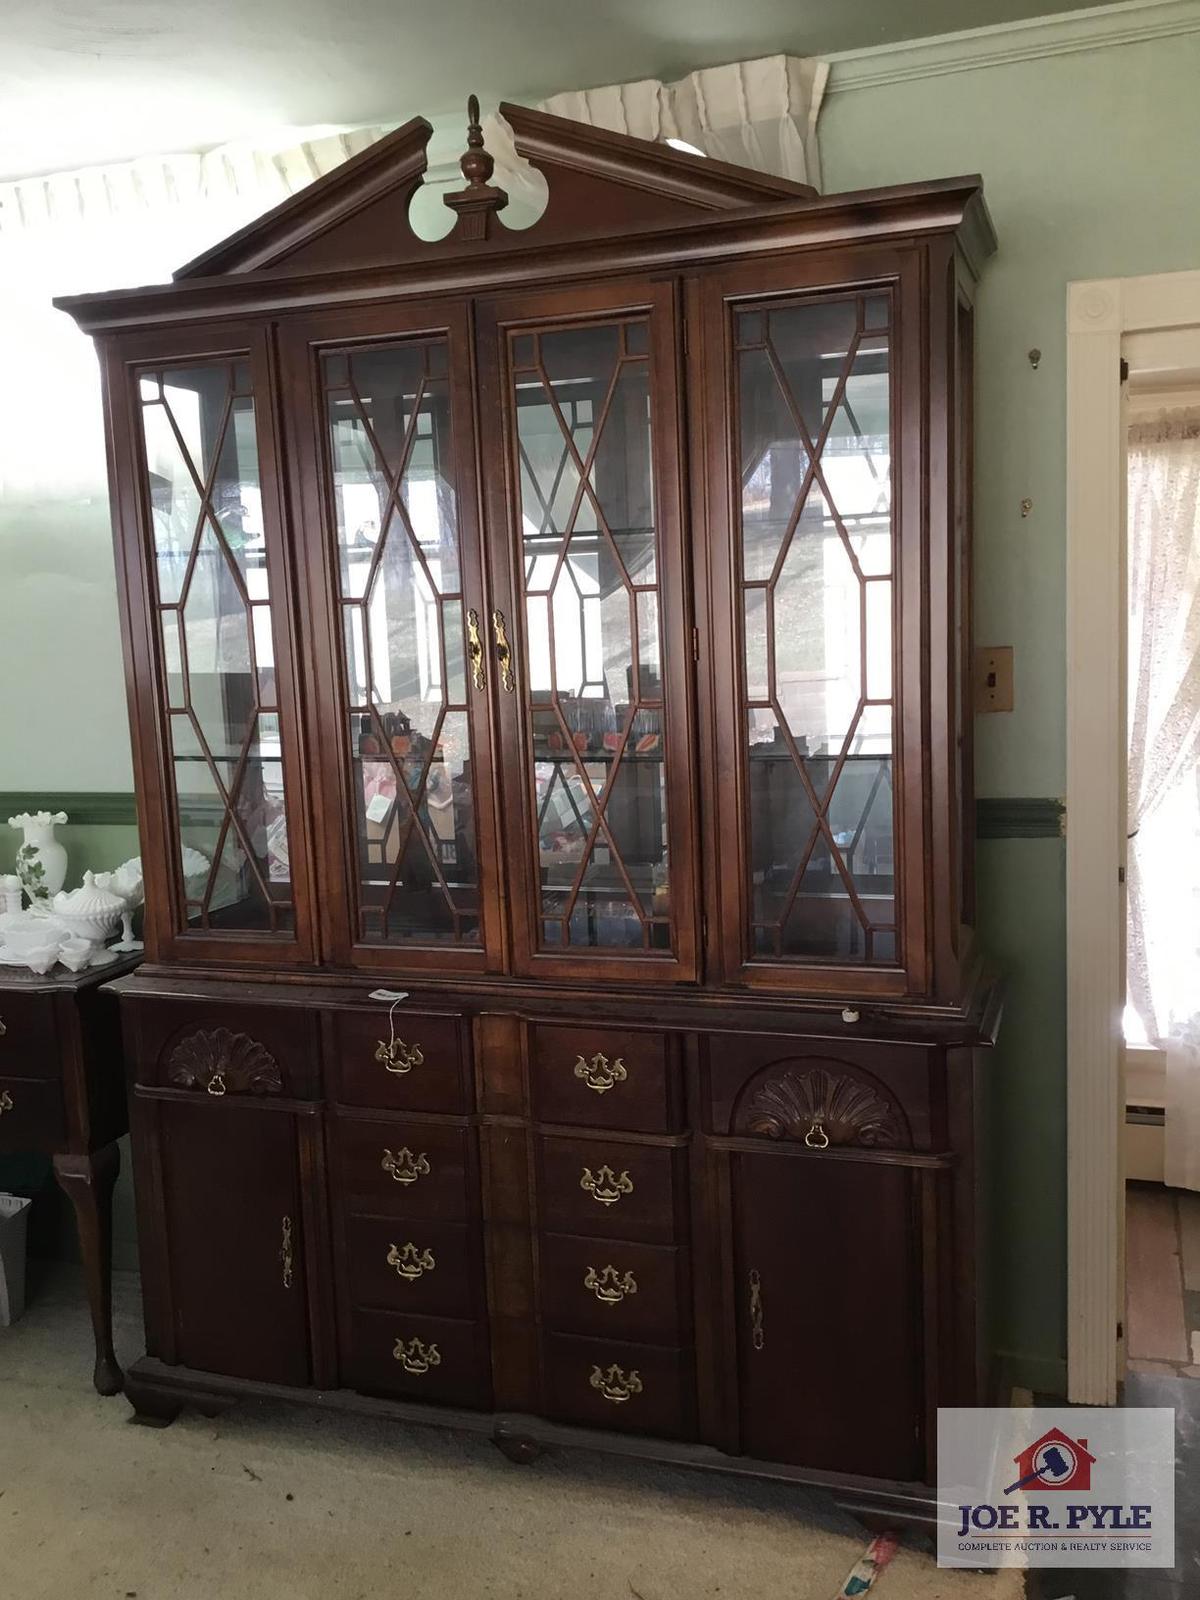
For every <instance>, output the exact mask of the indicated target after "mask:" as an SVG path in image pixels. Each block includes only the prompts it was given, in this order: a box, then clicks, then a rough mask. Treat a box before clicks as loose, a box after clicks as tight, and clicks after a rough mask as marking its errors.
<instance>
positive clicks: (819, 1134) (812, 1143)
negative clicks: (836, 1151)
mask: <svg viewBox="0 0 1200 1600" xmlns="http://www.w3.org/2000/svg"><path fill="white" fill-rule="evenodd" d="M804 1142H805V1144H806V1145H807V1146H808V1148H809V1149H810V1150H828V1149H829V1135H828V1134H827V1133H826V1132H825V1129H824V1127H823V1126H822V1124H821V1121H820V1118H818V1119H817V1120H816V1121H814V1123H813V1125H812V1127H811V1128H810V1129H809V1130H808V1132H807V1133H806V1134H805V1135H804Z"/></svg>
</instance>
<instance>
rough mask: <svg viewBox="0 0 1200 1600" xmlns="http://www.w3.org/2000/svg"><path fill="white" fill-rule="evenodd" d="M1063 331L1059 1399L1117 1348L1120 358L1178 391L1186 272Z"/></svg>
mask: <svg viewBox="0 0 1200 1600" xmlns="http://www.w3.org/2000/svg"><path fill="white" fill-rule="evenodd" d="M1067 330H1068V336H1067V828H1066V832H1067V1124H1068V1151H1067V1155H1068V1179H1067V1186H1068V1218H1067V1234H1068V1260H1067V1302H1068V1304H1067V1312H1068V1347H1067V1366H1068V1397H1069V1398H1070V1399H1071V1400H1072V1401H1073V1402H1075V1403H1077V1404H1085V1405H1089V1404H1090V1405H1110V1404H1113V1403H1114V1402H1115V1401H1116V1398H1117V1386H1118V1382H1119V1381H1120V1379H1121V1377H1122V1376H1123V1375H1124V1371H1125V1363H1126V1360H1127V1359H1128V1358H1129V1351H1128V1349H1127V1340H1126V1338H1125V1334H1126V1329H1125V1322H1126V1305H1125V1262H1126V1230H1125V1220H1126V1218H1125V1203H1126V1192H1125V1191H1126V1177H1125V1165H1126V1161H1127V1160H1129V1159H1131V1157H1130V1154H1129V1149H1128V1144H1127V1139H1126V1131H1127V1125H1126V1078H1127V1074H1126V1051H1125V1041H1124V1028H1123V1018H1124V1013H1125V1004H1126V969H1127V961H1126V949H1125V938H1126V881H1125V879H1126V870H1127V864H1128V845H1127V833H1128V831H1129V827H1128V818H1127V805H1126V785H1125V782H1124V781H1123V776H1124V774H1125V772H1126V763H1127V758H1128V752H1127V747H1126V728H1127V721H1126V713H1127V704H1126V701H1127V640H1126V634H1127V600H1128V595H1127V584H1126V578H1125V573H1126V567H1125V562H1126V487H1127V486H1126V458H1127V427H1128V421H1129V417H1128V410H1129V405H1128V399H1127V395H1126V390H1127V388H1128V387H1129V385H1127V384H1123V383H1122V362H1123V359H1124V360H1126V361H1129V363H1130V367H1129V376H1130V379H1131V380H1132V378H1133V376H1134V373H1135V370H1136V372H1137V374H1138V379H1139V382H1138V384H1136V385H1134V386H1133V387H1134V388H1135V389H1137V388H1138V387H1143V381H1147V382H1151V383H1157V384H1158V385H1159V386H1160V387H1161V386H1163V385H1164V384H1166V385H1167V386H1169V387H1170V386H1173V387H1175V388H1176V390H1177V391H1178V392H1180V393H1181V392H1182V391H1184V390H1186V389H1187V387H1188V386H1189V384H1190V383H1191V381H1192V377H1191V372H1192V369H1194V372H1195V375H1196V376H1197V377H1200V360H1195V361H1194V360H1192V358H1191V356H1190V355H1189V354H1188V350H1189V348H1190V349H1192V350H1194V349H1195V348H1196V347H1195V344H1194V343H1190V341H1194V340H1200V272H1184V273H1168V274H1162V275H1158V276H1154V277H1144V278H1126V279H1105V280H1093V281H1090V282H1083V283H1073V284H1071V285H1069V287H1068V305H1067ZM1131 1061H1132V1057H1131ZM1130 1076H1131V1079H1132V1078H1133V1076H1134V1074H1132V1073H1131V1074H1130ZM1141 1098H1142V1099H1143V1101H1145V1099H1146V1096H1145V1095H1143V1096H1142V1097H1141ZM1143 1109H1144V1110H1147V1111H1148V1110H1150V1109H1152V1108H1151V1107H1150V1106H1149V1105H1148V1104H1144V1105H1143ZM1198 1131H1200V1129H1198ZM1197 1148H1198V1149H1200V1139H1198V1140H1197ZM1133 1181H1134V1182H1137V1181H1138V1180H1137V1179H1134V1180H1133ZM1143 1181H1145V1180H1143ZM1159 1209H1160V1211H1161V1210H1162V1205H1161V1204H1160V1207H1159ZM1178 1215H1179V1214H1178V1212H1177V1213H1176V1217H1177V1218H1178ZM1167 1221H1169V1218H1166V1217H1164V1216H1160V1217H1159V1222H1160V1223H1161V1224H1163V1228H1162V1229H1160V1240H1159V1243H1160V1246H1161V1247H1162V1248H1161V1250H1160V1255H1161V1256H1164V1257H1165V1256H1167V1255H1171V1254H1172V1252H1170V1251H1168V1250H1166V1248H1165V1245H1164V1240H1165V1241H1166V1242H1167V1243H1169V1239H1170V1235H1169V1233H1168V1232H1166V1231H1164V1230H1165V1227H1166V1223H1167ZM1176 1240H1177V1248H1176V1250H1175V1251H1174V1253H1173V1254H1174V1256H1175V1257H1176V1258H1177V1259H1178V1262H1179V1268H1178V1271H1179V1274H1180V1285H1181V1287H1180V1293H1181V1294H1183V1293H1185V1292H1189V1291H1187V1290H1186V1285H1185V1283H1184V1280H1183V1276H1182V1274H1183V1258H1184V1257H1183V1252H1184V1245H1183V1236H1182V1224H1179V1225H1178V1229H1177V1233H1176ZM1137 1246H1138V1249H1139V1251H1140V1250H1141V1248H1142V1244H1141V1235H1140V1233H1139V1234H1138V1235H1137ZM1190 1331H1191V1330H1190V1329H1188V1328H1187V1327H1186V1326H1185V1329H1184V1332H1185V1333H1190ZM1175 1348H1177V1349H1180V1350H1182V1346H1181V1345H1177V1346H1176V1347H1175ZM1137 1359H1151V1358H1149V1357H1139V1358H1137ZM1191 1364H1193V1363H1191V1362H1183V1361H1180V1362H1179V1363H1177V1365H1178V1366H1180V1367H1182V1366H1184V1365H1191Z"/></svg>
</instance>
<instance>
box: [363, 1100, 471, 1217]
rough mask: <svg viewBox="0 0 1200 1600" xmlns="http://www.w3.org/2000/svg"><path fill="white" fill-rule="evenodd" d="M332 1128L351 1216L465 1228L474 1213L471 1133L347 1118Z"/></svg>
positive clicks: (431, 1125)
mask: <svg viewBox="0 0 1200 1600" xmlns="http://www.w3.org/2000/svg"><path fill="white" fill-rule="evenodd" d="M334 1127H335V1128H336V1130H337V1131H336V1138H337V1143H338V1151H339V1155H340V1162H341V1189H342V1197H343V1203H344V1205H345V1209H346V1210H347V1211H357V1212H365V1213H367V1214H368V1215H370V1216H376V1217H440V1218H443V1219H445V1220H447V1221H451V1222H461V1221H463V1220H465V1219H466V1218H467V1217H468V1216H470V1215H471V1214H472V1212H473V1211H474V1210H475V1206H474V1204H473V1197H472V1195H471V1194H470V1192H469V1190H468V1176H467V1173H468V1166H469V1165H470V1166H473V1164H474V1163H473V1159H472V1156H473V1152H472V1148H471V1146H472V1143H473V1141H474V1138H475V1135H474V1133H473V1132H472V1130H471V1129H469V1128H464V1127H457V1126H455V1125H454V1124H451V1123H444V1122H390V1121H387V1122H385V1121H383V1120H382V1119H379V1118H367V1117H346V1116H342V1117H338V1118H336V1120H335V1121H334ZM471 1183H472V1188H473V1186H474V1180H473V1179H472V1180H471Z"/></svg>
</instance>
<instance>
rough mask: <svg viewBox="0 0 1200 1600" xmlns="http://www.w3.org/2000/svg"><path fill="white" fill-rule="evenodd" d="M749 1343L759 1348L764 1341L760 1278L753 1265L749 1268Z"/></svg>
mask: <svg viewBox="0 0 1200 1600" xmlns="http://www.w3.org/2000/svg"><path fill="white" fill-rule="evenodd" d="M750 1343H751V1344H752V1345H753V1346H754V1348H755V1349H756V1350H761V1349H762V1347H763V1345H764V1344H765V1343H766V1339H765V1337H764V1335H763V1304H762V1279H761V1278H760V1277H759V1275H758V1270H757V1268H755V1267H751V1268H750Z"/></svg>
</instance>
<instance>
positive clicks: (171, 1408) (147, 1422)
mask: <svg viewBox="0 0 1200 1600" xmlns="http://www.w3.org/2000/svg"><path fill="white" fill-rule="evenodd" d="M125 1398H126V1399H127V1400H128V1401H129V1404H130V1405H131V1406H132V1407H133V1416H132V1417H130V1419H129V1420H130V1422H137V1423H140V1425H141V1426H142V1427H143V1428H169V1427H170V1426H171V1424H172V1423H173V1422H174V1421H175V1418H176V1417H177V1416H178V1415H179V1413H180V1412H181V1411H182V1410H183V1402H182V1400H177V1399H175V1398H174V1396H172V1395H167V1394H161V1393H159V1392H157V1391H155V1390H150V1389H141V1388H138V1389H135V1388H133V1387H132V1386H129V1385H127V1386H126V1390H125Z"/></svg>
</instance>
